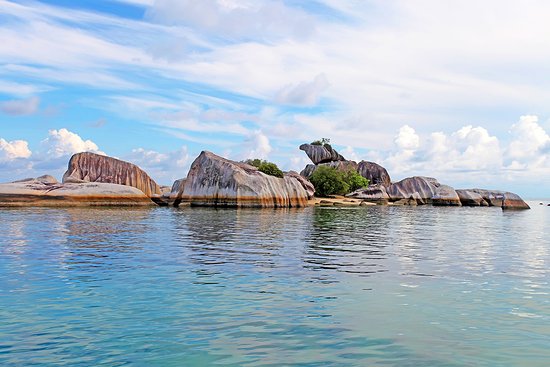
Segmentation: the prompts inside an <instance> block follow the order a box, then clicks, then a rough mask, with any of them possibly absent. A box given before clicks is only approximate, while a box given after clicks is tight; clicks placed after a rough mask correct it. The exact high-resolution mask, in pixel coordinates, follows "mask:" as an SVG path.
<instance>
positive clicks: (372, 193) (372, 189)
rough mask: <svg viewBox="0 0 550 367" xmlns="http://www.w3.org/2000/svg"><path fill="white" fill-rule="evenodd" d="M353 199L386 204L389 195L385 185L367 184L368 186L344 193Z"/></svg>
mask: <svg viewBox="0 0 550 367" xmlns="http://www.w3.org/2000/svg"><path fill="white" fill-rule="evenodd" d="M346 197H350V198H354V199H362V200H364V201H367V202H371V203H377V204H387V203H388V201H389V199H390V197H389V195H388V193H387V192H386V187H384V185H381V184H377V185H369V187H366V188H362V189H359V190H356V191H354V192H352V193H349V194H347V195H346Z"/></svg>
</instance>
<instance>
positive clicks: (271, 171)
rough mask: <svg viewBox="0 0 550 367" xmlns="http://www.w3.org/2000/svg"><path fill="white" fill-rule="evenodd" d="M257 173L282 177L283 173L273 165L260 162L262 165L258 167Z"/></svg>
mask: <svg viewBox="0 0 550 367" xmlns="http://www.w3.org/2000/svg"><path fill="white" fill-rule="evenodd" d="M258 171H260V172H263V173H265V174H266V175H271V176H275V177H283V171H281V170H280V169H279V167H277V165H276V164H275V163H271V162H265V161H264V162H262V164H260V166H259V167H258Z"/></svg>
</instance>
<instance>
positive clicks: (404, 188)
mask: <svg viewBox="0 0 550 367" xmlns="http://www.w3.org/2000/svg"><path fill="white" fill-rule="evenodd" d="M439 186H440V184H439V182H437V180H436V179H435V178H431V177H422V176H414V177H408V178H405V179H403V180H401V181H399V182H396V183H394V184H391V185H390V186H388V187H387V188H386V191H387V193H388V195H389V197H390V200H392V201H397V200H401V199H409V198H411V197H413V198H414V199H416V200H417V201H418V200H421V201H422V203H426V204H427V203H431V202H432V198H433V197H434V195H435V193H436V188H437V187H439ZM415 193H416V194H417V195H415ZM419 204H420V203H419Z"/></svg>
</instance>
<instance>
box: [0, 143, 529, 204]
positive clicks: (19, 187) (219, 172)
mask: <svg viewBox="0 0 550 367" xmlns="http://www.w3.org/2000/svg"><path fill="white" fill-rule="evenodd" d="M300 149H301V150H303V151H304V152H305V153H306V154H307V156H308V157H309V158H310V159H311V161H312V164H308V165H307V166H306V167H305V168H304V169H303V170H302V172H301V173H300V174H298V173H297V172H293V171H290V172H286V173H284V174H282V173H281V176H282V177H276V176H274V175H270V174H266V173H264V172H262V171H261V170H259V169H258V168H257V167H255V166H253V165H250V164H248V163H245V162H236V161H232V160H229V159H226V158H222V157H220V156H217V155H216V154H214V153H211V152H208V151H203V152H201V153H200V155H199V156H198V157H197V158H196V159H195V161H194V162H193V163H192V165H191V168H190V170H189V172H188V174H187V176H186V177H185V178H182V179H179V180H176V181H175V182H174V184H173V185H172V187H171V188H167V187H162V186H160V185H158V184H157V183H156V182H155V181H154V180H153V179H152V178H151V177H149V175H148V174H147V173H146V172H145V171H143V170H142V169H141V168H139V167H138V166H136V165H134V164H132V163H129V162H125V161H122V160H119V159H116V158H112V157H107V156H103V155H99V154H94V153H88V152H86V153H78V154H75V155H73V156H72V157H71V159H70V161H69V164H68V168H67V171H66V172H65V174H64V175H63V181H62V182H61V183H59V182H57V180H56V179H55V178H53V177H51V176H48V175H46V176H41V177H38V178H29V179H25V180H20V181H15V182H10V183H3V184H0V206H86V205H89V206H98V205H105V206H112V205H115V206H128V205H131V206H133V205H155V204H157V205H161V206H168V205H169V206H176V207H177V206H180V205H191V206H215V207H260V208H290V207H304V206H308V205H314V204H315V203H317V204H319V200H317V201H314V200H312V199H314V194H315V187H314V185H313V184H312V183H311V182H310V180H309V179H310V178H311V177H312V175H314V173H315V172H316V171H317V170H318V169H319V168H320V167H330V168H331V169H335V170H337V171H342V172H350V171H352V172H354V173H355V172H356V173H357V174H358V175H359V176H360V177H363V178H365V179H367V180H368V182H369V183H370V185H368V186H367V187H361V188H359V189H357V190H355V191H353V192H351V193H348V194H347V195H346V196H345V197H343V198H342V200H334V198H332V201H331V200H327V201H325V202H324V204H325V205H339V204H342V203H344V202H345V203H348V204H349V205H357V206H359V205H434V206H496V207H501V208H502V209H529V206H528V205H527V204H526V203H525V202H524V201H523V200H522V199H521V198H520V197H519V196H518V195H516V194H514V193H510V192H505V191H498V190H483V189H458V190H455V189H454V188H453V187H451V186H449V185H445V184H441V183H440V182H439V181H438V180H437V179H435V178H431V177H423V176H414V177H408V178H405V179H403V180H401V181H398V182H392V181H391V178H390V175H389V173H388V171H387V170H386V169H385V168H384V167H382V166H380V165H379V164H377V163H375V162H369V161H361V162H359V163H357V162H355V161H351V160H347V159H345V158H344V157H343V156H342V155H341V154H339V153H338V152H337V151H336V150H334V149H333V148H332V147H331V146H330V145H329V144H302V145H301V146H300ZM362 180H363V179H362ZM365 182H367V181H365Z"/></svg>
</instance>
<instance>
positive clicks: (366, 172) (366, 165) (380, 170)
mask: <svg viewBox="0 0 550 367" xmlns="http://www.w3.org/2000/svg"><path fill="white" fill-rule="evenodd" d="M357 172H358V173H359V174H360V175H361V176H363V177H365V178H366V179H368V180H369V182H370V183H371V184H374V185H378V184H380V185H383V186H385V187H388V186H390V185H391V178H390V175H389V173H388V171H387V170H386V169H385V168H384V167H382V166H381V165H379V164H377V163H374V162H368V161H361V162H359V165H358V166H357Z"/></svg>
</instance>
